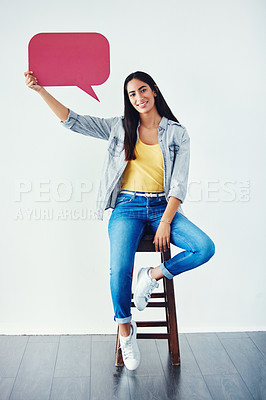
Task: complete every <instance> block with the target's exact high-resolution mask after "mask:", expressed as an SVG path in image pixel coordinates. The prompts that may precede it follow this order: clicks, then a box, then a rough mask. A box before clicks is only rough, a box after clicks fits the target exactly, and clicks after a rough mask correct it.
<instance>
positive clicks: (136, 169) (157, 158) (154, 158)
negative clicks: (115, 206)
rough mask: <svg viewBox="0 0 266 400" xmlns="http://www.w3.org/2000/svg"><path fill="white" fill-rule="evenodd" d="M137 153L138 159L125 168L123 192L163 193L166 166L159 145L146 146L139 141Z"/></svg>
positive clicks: (131, 161) (136, 148)
mask: <svg viewBox="0 0 266 400" xmlns="http://www.w3.org/2000/svg"><path fill="white" fill-rule="evenodd" d="M135 153H136V159H135V160H130V161H129V162H128V163H127V166H126V168H125V171H124V174H123V180H122V185H121V190H134V191H137V192H155V193H156V192H163V191H164V165H163V155H162V152H161V149H160V146H159V144H151V145H150V144H145V143H143V142H142V141H141V140H140V139H139V140H138V142H137V144H136V147H135Z"/></svg>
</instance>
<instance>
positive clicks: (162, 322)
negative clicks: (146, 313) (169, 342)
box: [136, 321, 167, 328]
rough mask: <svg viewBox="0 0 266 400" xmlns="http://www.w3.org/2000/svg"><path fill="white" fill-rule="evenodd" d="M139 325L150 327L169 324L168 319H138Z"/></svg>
mask: <svg viewBox="0 0 266 400" xmlns="http://www.w3.org/2000/svg"><path fill="white" fill-rule="evenodd" d="M136 324H137V327H140V328H148V327H151V326H167V321H136Z"/></svg>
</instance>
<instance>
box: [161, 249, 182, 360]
mask: <svg viewBox="0 0 266 400" xmlns="http://www.w3.org/2000/svg"><path fill="white" fill-rule="evenodd" d="M170 258H171V251H170V248H169V249H167V251H166V252H163V253H161V261H162V262H164V261H167V260H169V259H170ZM163 286H164V293H165V294H166V301H167V304H168V306H167V307H166V308H165V313H166V322H167V333H168V335H169V338H168V348H169V352H170V354H171V361H172V365H180V351H179V341H178V330H177V318H176V307H175V292H174V284H173V279H167V278H166V277H164V278H163Z"/></svg>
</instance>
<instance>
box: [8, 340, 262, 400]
mask: <svg viewBox="0 0 266 400" xmlns="http://www.w3.org/2000/svg"><path fill="white" fill-rule="evenodd" d="M138 344H139V348H140V352H141V364H140V366H139V367H138V369H137V370H135V371H128V370H127V369H126V368H125V367H115V366H114V361H115V354H114V349H115V335H69V336H67V335H61V336H5V335H0V400H7V399H9V400H48V399H51V400H63V399H64V400H72V399H73V400H83V399H84V400H85V399H86V400H89V399H91V400H97V399H99V400H111V399H121V400H127V399H131V400H133V399H136V400H150V399H153V400H168V399H178V400H194V399H195V400H205V399H206V400H207V399H208V400H209V399H214V400H222V399H230V400H233V399H234V400H242V399H243V400H244V399H245V400H249V399H255V400H264V399H266V332H240V333H190V334H180V352H181V366H175V367H172V366H171V363H170V359H169V355H168V347H167V341H166V340H158V339H156V340H143V339H142V340H141V339H138Z"/></svg>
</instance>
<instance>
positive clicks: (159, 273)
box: [24, 71, 215, 370]
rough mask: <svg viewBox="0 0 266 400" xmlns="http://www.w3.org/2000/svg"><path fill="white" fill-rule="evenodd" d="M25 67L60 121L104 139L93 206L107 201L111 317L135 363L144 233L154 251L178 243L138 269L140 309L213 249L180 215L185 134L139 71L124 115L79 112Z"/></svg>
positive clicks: (128, 88)
mask: <svg viewBox="0 0 266 400" xmlns="http://www.w3.org/2000/svg"><path fill="white" fill-rule="evenodd" d="M24 75H25V82H26V85H27V86H28V87H29V88H31V89H33V90H35V91H37V92H38V93H39V94H40V95H41V96H42V98H43V99H44V100H45V102H46V103H47V104H48V105H49V106H50V108H51V109H52V111H54V113H55V114H56V115H57V116H58V117H59V118H60V120H61V121H60V122H61V124H63V126H65V127H66V128H68V129H71V130H73V131H74V132H78V133H81V134H84V135H88V136H93V137H97V138H99V139H103V140H107V141H108V151H107V152H106V157H105V160H104V166H103V172H102V178H101V181H100V187H99V192H98V198H97V213H98V218H99V219H101V220H102V219H103V213H104V211H105V210H107V209H108V208H112V209H113V211H112V214H111V217H110V219H109V222H108V235H109V239H110V288H111V295H112V301H113V307H114V320H115V321H116V322H117V323H118V324H119V335H120V343H121V350H122V356H123V361H124V364H125V366H126V367H127V368H128V369H131V370H134V369H136V368H137V367H138V365H139V362H140V353H139V349H138V345H137V340H136V332H137V327H136V323H135V321H133V320H132V314H131V296H132V276H131V273H132V267H133V263H134V257H135V253H136V250H137V247H138V243H139V241H140V239H141V237H142V235H143V234H144V233H151V234H154V241H153V242H154V245H155V249H156V251H160V252H162V251H166V249H167V247H170V243H172V244H173V245H175V246H178V247H180V248H181V249H184V251H182V252H180V253H178V254H177V255H175V256H174V257H172V258H171V259H170V260H168V261H165V262H163V263H161V264H160V265H158V266H156V267H154V268H152V267H144V268H141V269H140V271H139V273H138V277H137V286H136V290H135V294H134V302H135V305H136V307H137V309H138V310H144V308H145V307H146V305H147V303H148V301H149V298H150V296H151V293H152V291H153V290H154V289H155V288H156V287H158V286H159V284H158V280H159V279H161V278H162V277H164V276H165V277H166V278H168V279H173V277H174V276H176V275H178V274H181V273H182V272H185V271H188V270H190V269H192V268H196V267H198V266H200V265H202V264H204V263H206V262H207V261H208V260H209V259H210V258H211V257H212V256H213V255H214V253H215V245H214V243H213V241H212V240H211V239H210V237H209V236H208V235H207V234H206V233H204V232H203V231H202V230H201V229H200V228H199V227H197V226H196V225H195V224H193V222H191V221H190V220H189V219H188V218H187V217H186V216H185V215H184V213H183V210H182V206H181V203H183V202H184V199H185V196H186V192H187V181H188V172H189V160H190V138H189V135H188V133H187V130H186V128H185V127H184V126H183V125H181V124H180V123H179V122H178V120H177V119H176V117H175V116H174V115H173V114H172V112H171V110H170V108H169V107H168V105H167V103H166V101H165V99H164V98H163V96H162V93H161V92H160V90H159V88H158V86H157V85H156V83H155V82H154V80H153V79H152V77H151V76H150V75H148V74H147V73H145V72H141V71H137V72H134V73H132V74H130V75H129V76H128V77H127V78H126V79H125V82H124V116H121V117H113V118H99V117H93V116H89V115H83V116H82V115H79V114H77V113H75V112H74V111H73V110H70V109H68V108H66V107H65V106H63V105H62V104H61V103H59V102H58V101H57V100H56V99H55V98H54V97H53V96H51V95H50V94H49V93H48V92H47V91H46V90H45V89H44V88H43V87H41V86H39V85H38V81H37V78H36V77H34V76H33V72H32V71H27V72H25V73H24Z"/></svg>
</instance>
